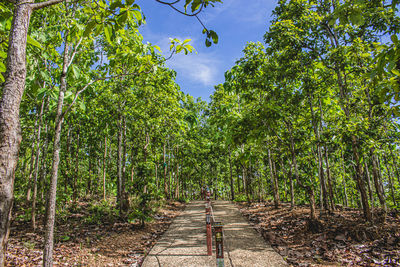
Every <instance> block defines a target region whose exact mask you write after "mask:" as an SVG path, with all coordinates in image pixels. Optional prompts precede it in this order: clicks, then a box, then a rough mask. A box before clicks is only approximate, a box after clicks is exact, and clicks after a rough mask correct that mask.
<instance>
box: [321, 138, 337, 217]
mask: <svg viewBox="0 0 400 267" xmlns="http://www.w3.org/2000/svg"><path fill="white" fill-rule="evenodd" d="M324 149H325V164H326V178H327V180H328V192H329V200H330V201H329V204H330V209H331V210H332V211H335V198H334V196H333V189H332V177H331V169H330V167H329V157H328V150H327V148H326V146H325V147H324Z"/></svg>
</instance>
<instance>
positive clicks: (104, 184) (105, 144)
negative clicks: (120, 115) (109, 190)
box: [103, 126, 107, 200]
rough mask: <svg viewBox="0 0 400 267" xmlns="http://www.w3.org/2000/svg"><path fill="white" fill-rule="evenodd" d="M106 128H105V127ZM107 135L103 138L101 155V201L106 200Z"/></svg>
mask: <svg viewBox="0 0 400 267" xmlns="http://www.w3.org/2000/svg"><path fill="white" fill-rule="evenodd" d="M106 128H107V126H106ZM106 162H107V133H106V134H105V137H104V155H103V200H106V168H107V164H106Z"/></svg>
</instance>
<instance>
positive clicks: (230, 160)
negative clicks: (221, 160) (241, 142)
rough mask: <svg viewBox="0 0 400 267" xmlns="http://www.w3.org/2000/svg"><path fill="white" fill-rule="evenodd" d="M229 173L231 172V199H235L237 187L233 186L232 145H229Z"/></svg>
mask: <svg viewBox="0 0 400 267" xmlns="http://www.w3.org/2000/svg"><path fill="white" fill-rule="evenodd" d="M229 173H230V180H229V181H230V186H231V201H233V200H234V199H235V188H234V187H233V176H232V153H231V147H230V146H229Z"/></svg>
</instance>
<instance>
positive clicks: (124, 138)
mask: <svg viewBox="0 0 400 267" xmlns="http://www.w3.org/2000/svg"><path fill="white" fill-rule="evenodd" d="M122 122H123V125H122V127H123V130H122V131H123V136H122V139H123V146H122V192H125V181H126V118H125V116H123V117H122Z"/></svg>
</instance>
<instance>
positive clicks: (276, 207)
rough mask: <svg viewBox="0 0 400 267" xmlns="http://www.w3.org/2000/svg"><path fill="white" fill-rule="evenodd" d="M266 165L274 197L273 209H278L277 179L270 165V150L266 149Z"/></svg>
mask: <svg viewBox="0 0 400 267" xmlns="http://www.w3.org/2000/svg"><path fill="white" fill-rule="evenodd" d="M268 164H269V172H270V175H271V186H272V191H273V194H274V195H273V196H274V206H275V209H278V208H279V193H278V184H277V179H276V177H275V175H276V174H275V172H274V167H273V164H272V156H271V149H270V148H269V147H268Z"/></svg>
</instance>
